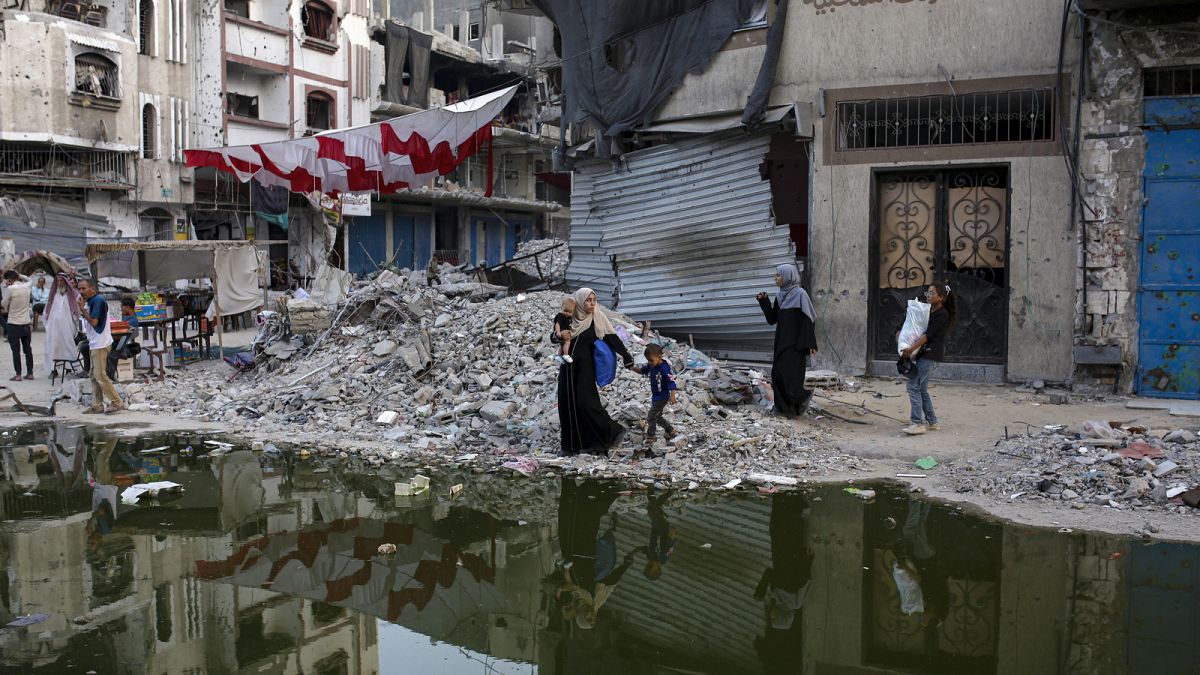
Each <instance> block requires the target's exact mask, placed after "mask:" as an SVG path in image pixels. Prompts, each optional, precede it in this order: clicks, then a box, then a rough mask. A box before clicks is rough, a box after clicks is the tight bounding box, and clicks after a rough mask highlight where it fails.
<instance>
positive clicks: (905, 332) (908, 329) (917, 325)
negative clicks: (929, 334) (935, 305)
mask: <svg viewBox="0 0 1200 675" xmlns="http://www.w3.org/2000/svg"><path fill="white" fill-rule="evenodd" d="M928 327H929V305H927V304H925V303H923V302H921V301H920V300H915V299H914V300H909V301H908V312H907V313H906V314H905V315H904V326H902V327H901V328H900V337H899V338H898V339H897V340H896V343H897V344H896V353H897V354H899V353H901V352H903V351H904V350H905V349H908V348H909V347H911V346H912V345H913V343H914V342H916V341H917V340H918V339H920V337H921V336H922V335H924V334H925V329H926V328H928Z"/></svg>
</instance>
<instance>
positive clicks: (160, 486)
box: [121, 480, 183, 504]
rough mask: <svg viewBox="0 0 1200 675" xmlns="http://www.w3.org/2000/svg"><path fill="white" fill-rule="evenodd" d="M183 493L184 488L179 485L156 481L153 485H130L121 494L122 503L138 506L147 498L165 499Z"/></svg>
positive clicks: (167, 481)
mask: <svg viewBox="0 0 1200 675" xmlns="http://www.w3.org/2000/svg"><path fill="white" fill-rule="evenodd" d="M180 492H183V486H182V485H180V484H179V483H173V482H171V481H169V480H162V481H155V482H153V483H138V484H137V485H130V486H129V487H127V488H125V491H124V492H122V493H121V503H123V504H137V503H138V500H139V499H143V498H146V497H153V498H158V497H165V496H168V495H172V494H178V493H180Z"/></svg>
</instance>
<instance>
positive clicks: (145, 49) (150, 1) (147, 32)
mask: <svg viewBox="0 0 1200 675" xmlns="http://www.w3.org/2000/svg"><path fill="white" fill-rule="evenodd" d="M153 31H154V0H141V1H140V2H139V3H138V53H139V54H142V55H143V56H150V44H151V41H152V40H153V39H154V32H153Z"/></svg>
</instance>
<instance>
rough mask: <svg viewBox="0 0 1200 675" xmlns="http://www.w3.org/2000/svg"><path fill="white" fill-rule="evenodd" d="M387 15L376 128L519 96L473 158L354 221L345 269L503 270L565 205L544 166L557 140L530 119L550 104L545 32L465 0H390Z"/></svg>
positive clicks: (380, 39) (548, 30)
mask: <svg viewBox="0 0 1200 675" xmlns="http://www.w3.org/2000/svg"><path fill="white" fill-rule="evenodd" d="M388 11H389V12H390V13H391V15H390V18H388V19H387V20H386V21H384V22H382V23H380V24H378V27H377V29H376V30H375V31H374V33H373V37H374V40H375V42H376V43H377V46H382V48H383V49H382V52H383V62H384V64H386V65H385V67H384V68H383V71H382V76H381V83H382V84H381V86H380V88H379V92H378V94H379V97H378V102H377V104H376V105H375V107H374V111H375V114H376V116H377V118H380V119H382V118H386V117H392V116H396V115H402V114H407V113H411V112H415V111H417V110H423V109H426V108H432V107H437V106H443V105H447V104H453V103H456V102H458V101H462V100H466V99H468V98H471V97H472V96H477V95H480V94H484V93H488V92H491V91H495V90H497V89H499V88H501V87H507V86H511V85H513V84H519V85H520V88H519V89H518V93H517V95H516V96H515V97H514V98H513V100H512V101H511V102H510V103H509V104H508V105H507V106H506V107H505V109H504V111H503V112H502V114H501V116H500V118H499V119H498V120H497V121H496V123H495V124H494V125H493V132H492V134H493V138H492V142H491V143H490V144H488V145H487V146H486V147H485V148H483V149H482V150H481V151H480V153H479V154H478V155H477V156H474V157H471V158H469V159H468V160H467V161H466V162H465V163H464V164H463V165H462V166H460V167H459V168H458V169H456V170H455V171H454V172H453V173H451V174H449V175H446V176H443V177H441V178H440V179H438V180H437V181H436V183H435V184H434V185H433V186H432V187H431V188H418V189H406V190H401V191H399V192H398V193H396V194H393V195H388V196H386V197H382V198H379V199H378V200H376V201H374V203H373V204H372V207H371V213H370V214H369V215H366V216H359V217H356V218H353V219H352V221H351V222H350V224H349V226H348V229H347V235H348V236H347V238H346V260H347V267H346V269H347V270H348V271H350V272H352V273H355V274H366V273H370V272H373V271H375V270H376V269H377V267H378V265H379V264H381V263H383V262H385V261H389V260H391V261H392V262H393V264H395V265H396V266H399V267H408V268H421V267H425V266H426V265H428V264H429V261H430V259H431V258H432V259H437V260H439V261H441V262H448V263H453V264H460V263H469V264H471V265H481V266H494V265H497V264H500V263H502V262H504V261H506V260H510V259H511V258H513V257H514V256H515V252H516V249H517V246H518V244H520V243H521V242H523V241H528V240H532V239H538V238H541V237H543V236H544V235H545V234H546V233H547V232H549V231H551V230H552V229H553V227H554V225H555V223H554V218H555V215H556V214H558V212H559V211H560V210H562V204H563V203H564V202H566V201H567V193H566V190H565V189H563V188H562V187H560V186H561V185H562V183H561V181H560V180H556V179H555V177H554V176H553V175H552V174H551V173H550V166H549V163H550V151H551V150H552V149H553V147H554V145H555V144H556V142H557V138H558V135H559V134H558V130H557V128H556V127H552V126H550V125H548V124H543V123H541V122H540V121H538V119H537V117H538V113H539V112H540V110H541V109H542V108H543V107H544V106H545V104H546V100H545V96H544V94H540V93H539V92H544V88H543V89H539V87H538V86H537V78H536V75H537V67H538V66H539V65H541V64H542V63H544V62H547V61H550V60H551V59H552V58H554V53H553V51H552V41H551V39H550V38H551V36H552V35H553V27H552V26H551V25H550V23H549V21H547V20H546V19H545V18H544V17H530V16H516V15H512V14H509V13H505V12H500V11H498V10H496V9H495V8H487V9H486V11H483V10H481V6H480V4H479V3H471V2H466V1H465V0H464V1H459V2H438V3H436V4H435V3H433V2H429V1H427V0H422V1H419V2H413V1H410V2H402V1H399V0H397V1H396V2H393V3H391V5H390V6H389V8H388ZM565 215H566V214H565V212H564V213H563V214H562V216H563V217H564V219H565Z"/></svg>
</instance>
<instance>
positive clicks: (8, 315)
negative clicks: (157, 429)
mask: <svg viewBox="0 0 1200 675" xmlns="http://www.w3.org/2000/svg"><path fill="white" fill-rule="evenodd" d="M3 293H4V299H3V301H0V316H2V317H3V319H4V322H3V327H4V332H5V336H6V337H7V339H8V344H9V347H10V349H11V350H12V359H13V370H14V371H15V375H13V377H12V378H10V380H11V381H14V382H20V381H22V380H33V379H35V377H34V366H33V349H32V343H31V342H32V336H33V323H34V322H33V319H34V317H35V316H41V317H42V325H43V326H44V329H45V333H46V350H45V351H46V353H45V372H46V373H50V372H52V371H53V370H54V365H55V363H56V362H69V363H74V362H77V361H82V362H83V366H84V370H85V371H87V372H88V376H89V377H90V379H91V381H92V393H93V399H92V400H93V401H94V403H93V405H92V407H91V409H90V410H89V412H94V413H101V412H115V411H117V410H121V409H122V408H123V407H124V404H123V403H122V401H121V397H120V395H119V394H118V393H117V390H116V387H115V386H114V385H113V382H112V378H111V377H110V375H109V371H110V368H109V367H108V365H109V358H108V357H109V352H110V351H111V350H112V345H113V337H112V331H111V328H110V326H109V320H108V301H107V300H105V298H104V296H102V295H100V294H99V292H97V290H96V286H95V284H94V283H92V281H91V280H89V279H79V278H77V277H76V276H75V275H74V274H73V273H67V272H60V273H59V274H58V275H57V276H56V277H55V278H54V283H53V285H51V286H50V287H49V288H47V286H46V277H44V276H42V277H39V278H38V279H37V281H36V282H34V281H31V280H30V279H29V278H27V277H25V276H23V275H21V274H19V273H17V272H16V271H14V270H8V271H6V272H5V273H4V289H3ZM22 357H24V359H23V361H24V362H23V363H22ZM105 399H108V401H109V402H110V403H109V405H108V407H107V408H106V407H105V405H104V401H105Z"/></svg>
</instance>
